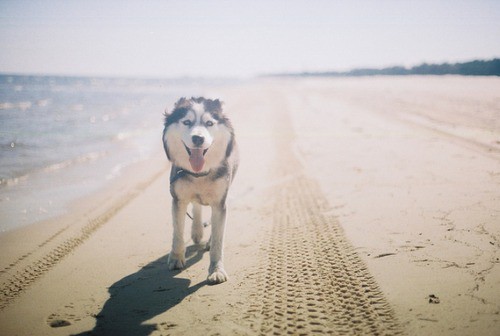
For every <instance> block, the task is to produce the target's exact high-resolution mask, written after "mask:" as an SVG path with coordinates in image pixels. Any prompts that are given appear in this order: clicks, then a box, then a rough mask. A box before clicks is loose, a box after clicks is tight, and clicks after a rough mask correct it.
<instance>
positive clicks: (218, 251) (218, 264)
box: [208, 204, 228, 284]
mask: <svg viewBox="0 0 500 336" xmlns="http://www.w3.org/2000/svg"><path fill="white" fill-rule="evenodd" d="M225 226H226V205H225V204H221V205H220V206H214V207H212V236H211V237H210V268H209V269H208V282H209V283H210V284H218V283H222V282H225V281H227V279H228V276H227V273H226V271H225V270H224V265H223V263H222V255H223V251H222V249H223V245H224V229H225Z"/></svg>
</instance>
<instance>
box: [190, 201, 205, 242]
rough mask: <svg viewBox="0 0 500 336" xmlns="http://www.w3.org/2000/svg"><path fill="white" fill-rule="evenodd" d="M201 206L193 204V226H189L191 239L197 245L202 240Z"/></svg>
mask: <svg viewBox="0 0 500 336" xmlns="http://www.w3.org/2000/svg"><path fill="white" fill-rule="evenodd" d="M201 221H202V219H201V205H200V204H198V203H193V224H192V225H191V238H192V239H193V242H194V243H195V244H199V243H200V242H201V239H202V238H203V223H202V222H201Z"/></svg>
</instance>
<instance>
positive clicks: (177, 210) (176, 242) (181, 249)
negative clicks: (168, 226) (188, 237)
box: [168, 199, 188, 270]
mask: <svg viewBox="0 0 500 336" xmlns="http://www.w3.org/2000/svg"><path fill="white" fill-rule="evenodd" d="M187 206H188V203H186V202H181V201H179V200H178V199H174V200H173V201H172V219H173V224H174V236H173V240H172V251H171V252H170V254H169V256H168V269H169V270H174V269H182V268H184V267H185V266H186V255H185V254H186V246H185V244H184V221H185V216H186V210H187Z"/></svg>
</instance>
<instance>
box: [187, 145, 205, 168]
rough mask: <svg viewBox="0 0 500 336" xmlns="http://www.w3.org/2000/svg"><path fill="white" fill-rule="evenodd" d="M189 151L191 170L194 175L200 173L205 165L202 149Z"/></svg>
mask: <svg viewBox="0 0 500 336" xmlns="http://www.w3.org/2000/svg"><path fill="white" fill-rule="evenodd" d="M189 150H190V151H191V156H189V163H190V164H191V168H193V171H194V172H195V173H197V172H200V171H201V170H202V169H203V165H204V164H205V158H204V157H203V151H204V150H203V149H202V148H190V149H189Z"/></svg>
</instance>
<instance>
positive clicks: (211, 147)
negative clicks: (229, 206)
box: [164, 99, 232, 173]
mask: <svg viewBox="0 0 500 336" xmlns="http://www.w3.org/2000/svg"><path fill="white" fill-rule="evenodd" d="M231 138H232V133H231V130H230V128H229V127H228V125H227V124H226V119H225V118H224V116H223V115H222V111H221V105H220V102H219V101H218V100H217V101H212V100H205V99H203V100H201V99H190V100H186V99H182V100H180V101H179V102H177V104H176V107H175V109H174V111H173V112H172V114H170V115H167V118H166V122H165V131H164V144H165V150H166V151H167V155H168V157H169V159H170V160H171V161H173V162H174V163H175V164H176V165H178V166H180V167H182V168H186V169H189V170H191V171H193V172H195V173H199V172H202V171H208V170H209V169H211V168H213V167H214V166H216V165H218V164H219V163H220V162H221V161H222V160H223V159H224V156H225V155H226V149H227V147H228V145H229V144H230V142H231Z"/></svg>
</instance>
